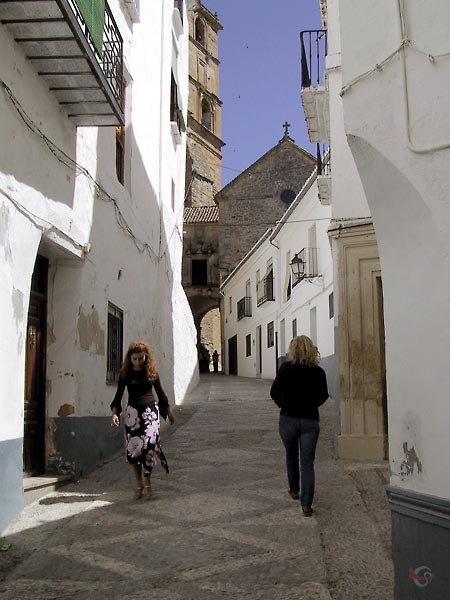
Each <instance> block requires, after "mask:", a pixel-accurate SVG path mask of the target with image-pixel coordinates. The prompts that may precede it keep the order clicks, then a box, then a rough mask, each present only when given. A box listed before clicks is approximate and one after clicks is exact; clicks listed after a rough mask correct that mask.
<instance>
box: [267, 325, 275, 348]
mask: <svg viewBox="0 0 450 600" xmlns="http://www.w3.org/2000/svg"><path fill="white" fill-rule="evenodd" d="M273 332H274V328H273V321H271V322H270V323H267V347H268V348H272V346H273V345H274V343H275V340H274V335H273Z"/></svg>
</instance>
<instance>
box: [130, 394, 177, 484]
mask: <svg viewBox="0 0 450 600" xmlns="http://www.w3.org/2000/svg"><path fill="white" fill-rule="evenodd" d="M125 448H126V455H127V461H128V462H129V463H130V464H141V465H143V466H144V471H145V472H146V473H151V471H152V468H153V467H154V466H155V465H156V464H157V463H158V462H160V463H161V466H162V467H163V468H164V469H165V470H166V471H167V473H168V472H169V466H168V464H167V460H166V457H165V456H164V453H163V451H162V449H161V442H160V439H159V410H158V405H157V404H156V402H155V401H152V402H148V401H146V402H141V403H139V404H136V405H135V406H131V405H130V404H128V406H127V408H126V409H125Z"/></svg>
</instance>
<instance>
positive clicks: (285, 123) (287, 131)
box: [283, 121, 291, 137]
mask: <svg viewBox="0 0 450 600" xmlns="http://www.w3.org/2000/svg"><path fill="white" fill-rule="evenodd" d="M290 126H291V124H290V123H288V122H287V121H285V122H284V123H283V127H284V135H285V137H289V127H290Z"/></svg>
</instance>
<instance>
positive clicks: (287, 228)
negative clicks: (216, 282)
mask: <svg viewBox="0 0 450 600" xmlns="http://www.w3.org/2000/svg"><path fill="white" fill-rule="evenodd" d="M288 213H289V216H287V215H288ZM330 216H331V208H330V207H329V206H322V205H321V204H320V201H319V199H318V195H317V184H316V182H315V181H314V182H313V184H312V185H311V187H309V189H307V190H304V191H303V194H302V199H301V201H300V203H299V204H298V205H297V206H296V207H295V209H293V210H291V211H288V212H287V213H286V219H287V221H286V223H284V224H283V226H282V227H280V228H279V230H275V231H274V232H273V233H272V235H271V236H270V239H265V240H264V241H262V243H261V244H260V246H259V247H257V248H256V249H255V250H254V252H251V253H249V255H248V257H247V259H246V260H244V261H243V262H242V263H241V265H240V267H239V268H238V269H237V270H236V271H235V272H234V274H233V275H232V276H231V277H230V278H229V279H228V280H227V281H226V282H225V283H224V284H223V286H222V292H223V294H224V304H223V306H224V309H225V315H224V339H225V351H226V359H227V360H226V372H228V367H229V365H228V340H229V339H230V338H231V337H233V336H234V335H236V334H237V336H238V374H239V375H241V376H244V377H255V376H256V374H257V360H258V357H257V353H256V349H257V343H256V331H257V327H258V326H259V325H260V326H261V329H262V374H261V376H262V378H265V379H273V378H274V377H275V372H276V356H275V350H276V348H275V345H274V346H273V347H271V348H268V347H267V324H268V323H270V322H271V321H273V322H274V330H275V332H278V356H281V355H282V354H284V353H285V352H284V353H283V349H282V347H281V341H282V340H281V331H280V322H281V321H282V320H283V319H284V321H285V346H286V347H285V351H286V352H287V349H288V346H289V342H290V340H291V339H292V320H293V319H294V318H296V319H297V335H302V334H305V335H308V336H309V335H310V333H311V331H310V310H311V308H313V307H316V311H317V341H318V346H319V350H320V352H321V354H322V356H323V357H328V356H332V355H333V354H334V319H330V318H329V312H328V297H329V294H330V293H331V292H332V291H333V270H332V259H331V250H330V245H329V242H328V235H327V229H328V226H329V223H330ZM313 223H315V224H316V235H317V247H318V248H319V270H320V274H321V275H322V277H321V278H316V279H315V280H313V281H311V282H307V281H304V282H302V283H299V284H298V285H297V286H295V287H294V288H293V289H292V293H291V297H290V299H289V300H287V298H286V295H285V291H284V289H285V285H286V283H287V279H286V276H287V274H286V268H287V259H286V255H287V253H288V252H289V255H290V258H292V257H293V255H294V254H295V253H297V252H299V251H300V250H302V248H304V247H308V244H309V240H308V229H309V228H310V227H311V225H312V224H313ZM271 242H272V243H271ZM269 259H272V262H273V270H274V295H275V301H273V302H270V301H268V302H265V303H263V304H262V305H260V306H257V304H256V302H257V296H256V273H257V271H258V270H259V271H260V277H261V278H262V277H264V275H265V273H266V266H267V261H268V260H269ZM248 279H250V282H251V296H252V316H251V317H244V318H243V319H241V320H240V321H237V306H236V305H237V302H238V300H240V299H241V298H243V297H244V296H245V292H246V282H247V281H248ZM230 296H231V297H232V313H231V314H230V313H229V298H230ZM248 334H251V336H252V354H251V356H249V357H246V356H245V352H246V346H245V338H246V335H248Z"/></svg>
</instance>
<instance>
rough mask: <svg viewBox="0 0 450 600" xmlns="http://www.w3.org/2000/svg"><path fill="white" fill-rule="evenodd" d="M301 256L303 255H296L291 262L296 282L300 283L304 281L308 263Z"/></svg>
mask: <svg viewBox="0 0 450 600" xmlns="http://www.w3.org/2000/svg"><path fill="white" fill-rule="evenodd" d="M300 254H301V253H300V252H298V253H297V254H295V255H294V258H293V259H292V260H291V270H292V275H293V280H294V282H298V281H300V279H302V278H303V276H304V275H305V267H306V262H305V261H304V260H303V258H302V257H301V256H299V255H300Z"/></svg>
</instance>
